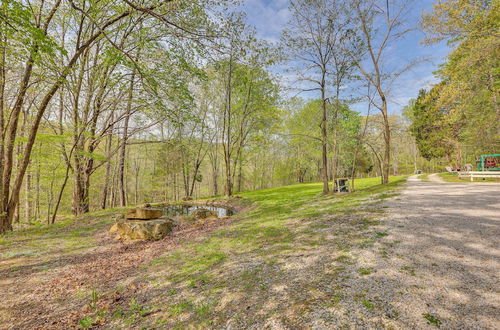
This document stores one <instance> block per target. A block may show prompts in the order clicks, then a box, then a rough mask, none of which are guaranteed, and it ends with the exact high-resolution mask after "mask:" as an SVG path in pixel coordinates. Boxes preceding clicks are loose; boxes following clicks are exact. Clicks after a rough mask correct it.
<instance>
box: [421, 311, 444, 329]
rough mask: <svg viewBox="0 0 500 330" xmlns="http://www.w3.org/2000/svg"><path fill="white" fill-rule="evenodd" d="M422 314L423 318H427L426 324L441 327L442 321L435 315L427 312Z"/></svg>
mask: <svg viewBox="0 0 500 330" xmlns="http://www.w3.org/2000/svg"><path fill="white" fill-rule="evenodd" d="M422 316H423V317H424V319H426V320H427V323H428V324H431V325H434V326H436V327H438V328H439V327H441V323H442V322H441V320H440V319H438V318H437V317H436V316H434V315H432V314H429V313H424V314H422Z"/></svg>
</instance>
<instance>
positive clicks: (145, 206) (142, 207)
mask: <svg viewBox="0 0 500 330" xmlns="http://www.w3.org/2000/svg"><path fill="white" fill-rule="evenodd" d="M137 207H138V208H141V209H144V208H148V207H151V204H149V203H146V204H141V205H139V206H137Z"/></svg>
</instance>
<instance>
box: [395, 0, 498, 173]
mask: <svg viewBox="0 0 500 330" xmlns="http://www.w3.org/2000/svg"><path fill="white" fill-rule="evenodd" d="M499 22H500V1H497V0H493V1H474V0H467V1H465V0H461V1H444V2H439V3H437V4H436V5H435V6H434V11H433V12H432V13H429V14H427V15H425V16H424V17H423V20H422V27H423V29H424V31H425V32H426V33H427V38H426V40H425V41H426V42H427V43H429V44H434V43H437V42H440V41H443V40H446V41H447V42H448V44H449V45H450V46H451V47H452V52H451V53H450V54H449V56H448V58H447V61H446V62H445V63H444V64H443V65H441V67H440V69H439V70H438V72H437V77H438V78H439V79H440V82H439V83H438V84H436V85H434V86H433V87H432V88H431V89H429V90H421V91H420V92H419V94H418V97H417V98H416V99H414V100H412V101H411V102H410V104H409V105H408V106H407V107H406V109H405V113H406V115H407V116H408V117H409V118H410V119H411V127H410V128H411V132H412V133H413V135H414V136H415V138H416V143H417V145H418V149H419V151H420V154H421V155H422V156H423V157H425V158H426V159H429V160H431V159H445V161H446V162H447V163H448V164H449V165H450V166H451V167H452V168H461V167H463V166H464V165H465V164H466V163H470V164H471V165H473V166H474V167H475V161H476V157H478V156H479V155H481V154H493V153H498V151H499V148H500V104H499V99H500V88H499V81H500V80H499V67H500V65H499V59H500V57H499V49H500V34H499V29H498V28H499V24H500V23H499Z"/></svg>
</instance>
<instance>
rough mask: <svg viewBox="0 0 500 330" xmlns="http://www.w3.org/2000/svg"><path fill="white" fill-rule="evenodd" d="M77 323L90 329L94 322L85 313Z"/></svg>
mask: <svg viewBox="0 0 500 330" xmlns="http://www.w3.org/2000/svg"><path fill="white" fill-rule="evenodd" d="M78 323H79V324H80V325H81V326H82V328H84V329H90V328H91V327H92V325H93V324H94V320H93V319H92V318H91V317H90V316H88V315H87V316H85V317H84V318H83V319H81V320H80V321H79V322H78Z"/></svg>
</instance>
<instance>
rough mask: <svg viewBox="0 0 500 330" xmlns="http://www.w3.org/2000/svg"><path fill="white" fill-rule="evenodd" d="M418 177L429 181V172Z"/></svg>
mask: <svg viewBox="0 0 500 330" xmlns="http://www.w3.org/2000/svg"><path fill="white" fill-rule="evenodd" d="M418 178H419V179H420V180H422V181H429V174H421V175H419V176H418Z"/></svg>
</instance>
